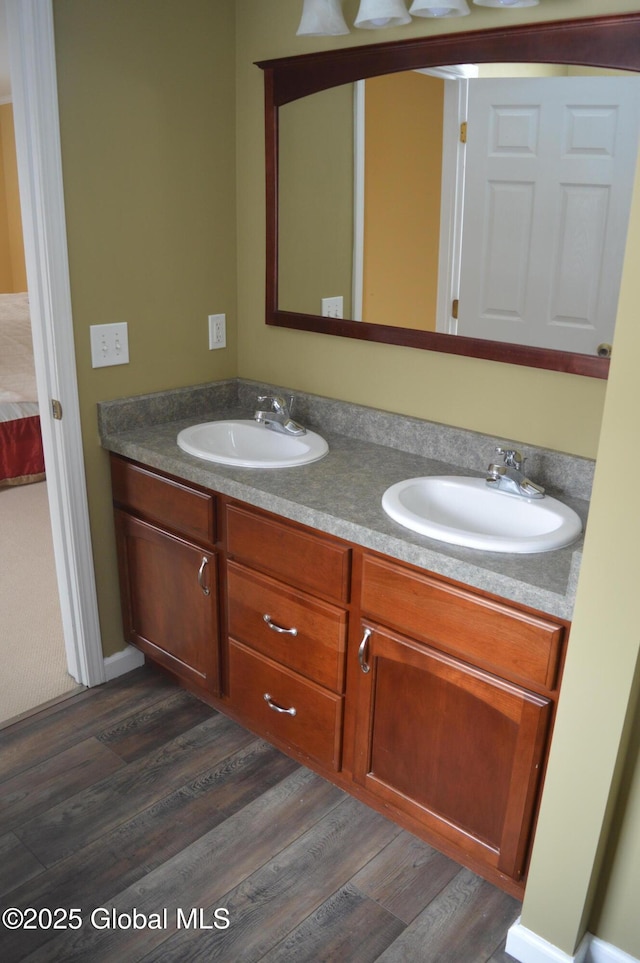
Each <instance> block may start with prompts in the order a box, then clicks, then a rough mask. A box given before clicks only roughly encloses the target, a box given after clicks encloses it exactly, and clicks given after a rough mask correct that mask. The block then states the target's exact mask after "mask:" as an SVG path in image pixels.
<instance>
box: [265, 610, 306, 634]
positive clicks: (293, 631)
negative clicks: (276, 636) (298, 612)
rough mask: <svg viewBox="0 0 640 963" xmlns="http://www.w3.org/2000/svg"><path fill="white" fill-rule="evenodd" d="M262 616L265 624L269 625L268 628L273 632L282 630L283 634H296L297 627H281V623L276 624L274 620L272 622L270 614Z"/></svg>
mask: <svg viewBox="0 0 640 963" xmlns="http://www.w3.org/2000/svg"><path fill="white" fill-rule="evenodd" d="M262 618H263V619H264V621H265V622H266V623H267V625H268V626H269V628H270V629H271V630H272V631H273V632H282V633H283V635H297V634H298V630H297V629H283V628H282V626H281V625H276V623H275V622H272V621H271V616H270V615H263V616H262Z"/></svg>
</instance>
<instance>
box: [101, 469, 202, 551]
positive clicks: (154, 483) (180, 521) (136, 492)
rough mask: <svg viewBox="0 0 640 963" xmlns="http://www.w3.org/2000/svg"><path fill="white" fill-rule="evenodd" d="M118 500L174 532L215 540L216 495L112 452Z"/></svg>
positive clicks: (113, 489) (115, 491) (112, 485)
mask: <svg viewBox="0 0 640 963" xmlns="http://www.w3.org/2000/svg"><path fill="white" fill-rule="evenodd" d="M111 488H112V492H113V499H114V501H115V502H116V503H117V504H119V505H122V506H123V507H126V508H128V509H130V510H131V511H133V512H135V513H136V514H139V515H143V516H144V517H145V518H148V519H150V520H151V521H154V522H158V523H160V524H161V525H162V526H163V527H167V528H169V529H171V530H172V531H175V532H179V533H180V534H182V535H188V536H190V537H191V538H195V539H197V540H199V541H204V542H206V543H207V544H209V545H212V544H213V543H214V542H215V538H216V530H215V528H216V526H215V496H214V495H213V494H212V493H211V492H205V491H202V490H200V489H198V488H196V487H195V486H191V485H183V484H182V483H181V482H179V481H178V480H177V479H173V478H167V477H165V476H164V475H160V474H158V473H157V472H154V471H152V470H151V469H148V468H144V467H143V466H142V465H137V464H133V463H132V462H128V461H125V460H124V459H123V458H119V457H118V456H117V455H111Z"/></svg>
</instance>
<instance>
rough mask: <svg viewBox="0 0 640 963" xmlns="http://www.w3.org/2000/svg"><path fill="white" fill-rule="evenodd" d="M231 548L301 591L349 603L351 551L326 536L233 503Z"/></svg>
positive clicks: (229, 518) (229, 534)
mask: <svg viewBox="0 0 640 963" xmlns="http://www.w3.org/2000/svg"><path fill="white" fill-rule="evenodd" d="M227 550H228V553H229V555H230V556H231V557H233V558H235V559H236V560H237V561H241V562H245V563H246V564H247V565H251V566H252V567H254V568H257V569H259V570H260V571H262V572H265V573H266V574H267V575H273V576H275V578H279V579H282V580H283V581H285V582H287V583H288V584H290V585H294V586H295V587H296V588H301V589H304V590H306V591H311V592H314V593H316V594H319V595H323V596H326V597H328V598H331V599H335V600H337V601H339V602H347V601H348V598H349V576H350V567H351V566H350V563H351V550H350V548H349V547H348V546H347V545H343V544H342V543H340V542H338V541H334V540H333V539H330V538H328V537H327V536H324V535H318V534H316V533H314V532H309V531H306V530H304V529H302V528H296V527H294V526H293V525H289V524H286V523H285V522H280V521H278V520H277V519H274V518H272V517H267V516H265V515H260V514H257V513H254V512H252V511H247V510H245V509H244V508H241V507H240V506H238V505H229V506H228V509H227Z"/></svg>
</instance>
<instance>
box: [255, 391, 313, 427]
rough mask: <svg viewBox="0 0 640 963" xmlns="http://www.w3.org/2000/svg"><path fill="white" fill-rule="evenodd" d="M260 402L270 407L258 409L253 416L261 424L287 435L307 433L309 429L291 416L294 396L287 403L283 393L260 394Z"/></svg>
mask: <svg viewBox="0 0 640 963" xmlns="http://www.w3.org/2000/svg"><path fill="white" fill-rule="evenodd" d="M258 404H259V405H268V408H264V409H258V410H257V411H256V412H255V414H254V416H253V417H254V418H255V420H256V421H257V422H259V423H260V424H263V425H266V426H267V428H271V429H272V431H281V432H283V433H284V434H286V435H305V434H306V433H307V429H306V428H303V427H302V425H299V424H298V422H297V421H294V420H293V419H292V417H291V414H290V412H291V408H292V406H293V396H292V397H291V398H290V399H289V402H288V404H287V402H286V401H285V399H284V398H283V397H282V396H281V395H259V396H258Z"/></svg>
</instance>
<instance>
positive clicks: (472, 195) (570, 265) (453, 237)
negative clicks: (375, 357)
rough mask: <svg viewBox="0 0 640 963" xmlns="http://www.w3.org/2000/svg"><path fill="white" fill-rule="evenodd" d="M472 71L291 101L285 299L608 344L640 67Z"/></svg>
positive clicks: (408, 320)
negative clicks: (629, 70)
mask: <svg viewBox="0 0 640 963" xmlns="http://www.w3.org/2000/svg"><path fill="white" fill-rule="evenodd" d="M473 72H474V71H473V70H471V71H470V70H468V69H467V70H465V71H463V72H462V73H464V76H463V77H459V76H458V77H456V78H455V79H451V77H452V71H451V70H447V69H444V70H443V69H436V70H433V71H423V70H417V71H409V72H398V73H393V74H387V75H384V76H381V77H373V78H370V79H369V80H367V81H366V82H357V83H354V84H346V85H342V86H337V87H332V88H330V89H327V90H323V91H320V92H318V93H314V94H312V95H310V96H307V97H304V98H301V99H299V100H295V101H293V102H291V103H287V104H285V105H284V106H283V107H282V108H281V110H280V132H279V133H280V138H279V161H280V168H279V211H278V215H279V233H278V241H279V247H278V255H279V258H278V264H279V266H278V281H279V288H278V290H279V294H278V308H279V309H280V310H284V311H289V312H296V313H302V314H310V315H319V314H322V315H325V316H329V317H342V318H346V319H351V320H353V321H364V322H367V323H369V324H376V325H378V324H381V325H386V326H394V325H401V326H402V327H403V328H412V329H415V330H418V331H431V332H441V333H446V334H458V335H464V336H466V337H472V338H484V339H490V340H492V341H500V342H503V343H505V342H508V343H515V344H522V345H533V346H537V347H541V348H552V349H555V350H561V351H569V352H579V353H584V354H591V355H595V354H597V353H598V352H599V351H600V353H603V352H605V351H606V348H605V347H603V345H605V346H606V345H608V344H610V343H611V342H612V340H613V326H614V321H615V315H616V308H617V299H618V288H619V282H620V276H621V270H622V261H623V257H624V250H625V238H626V227H627V219H628V211H629V205H630V197H631V190H632V186H633V181H634V177H635V172H636V163H637V161H636V158H637V144H638V118H639V116H640V109H639V103H640V78H638V77H637V76H635V75H628V74H627V75H625V76H622V75H620V74H621V72H620V71H618V72H614V73H617V74H618V75H617V76H610V75H607V76H603V74H604V73H605V72H603V71H594V70H593V69H590V70H588V71H585V70H583V69H580V68H576V67H566V66H563V65H551V64H548V65H527V64H511V65H509V64H492V65H487V64H484V65H482V64H481V65H479V66H478V68H476V70H475V73H477V74H478V79H475V78H474V79H469V74H470V73H473ZM453 73H455V71H453ZM458 73H460V72H458ZM585 73H588V74H589V76H585ZM594 73H595V74H597V76H593V74H594ZM606 73H607V74H611V73H612V72H611V71H607V72H606ZM515 78H517V79H515ZM463 124H466V137H465V136H462V137H461V130H464V128H463V127H461V125H463Z"/></svg>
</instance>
